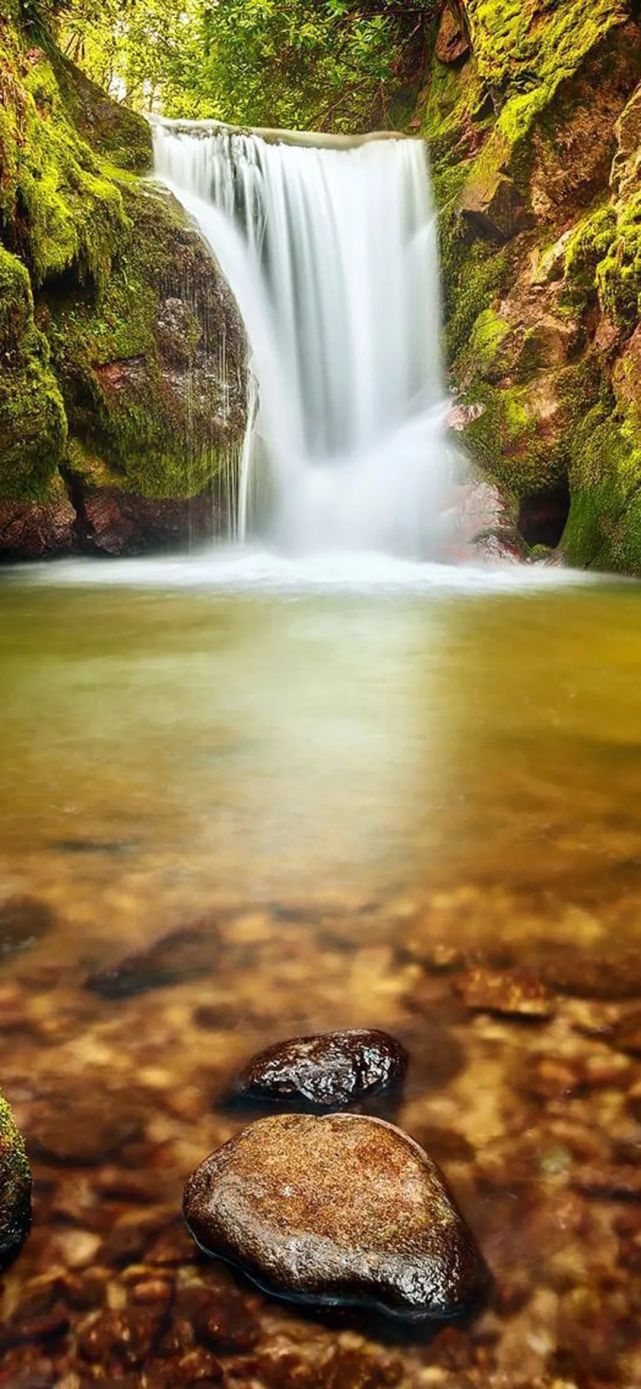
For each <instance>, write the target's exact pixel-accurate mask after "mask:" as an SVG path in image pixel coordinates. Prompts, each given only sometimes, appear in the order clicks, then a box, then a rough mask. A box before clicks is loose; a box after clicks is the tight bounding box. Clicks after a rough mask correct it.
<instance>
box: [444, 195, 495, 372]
mask: <svg viewBox="0 0 641 1389" xmlns="http://www.w3.org/2000/svg"><path fill="white" fill-rule="evenodd" d="M439 232H440V250H441V274H442V278H443V302H444V310H445V347H446V356H447V360H448V362H449V363H450V364H454V363H455V362H457V360H458V358H459V357H460V356H461V354H462V353H463V352H464V350H465V349H466V348H467V347H468V345H469V341H470V335H471V333H472V329H473V327H474V324H475V322H476V320H477V318H478V317H479V315H480V314H481V313H483V312H484V311H485V310H486V309H487V308H488V307H490V306H492V305H493V303H494V302H495V300H496V299H497V297H498V295H499V294H500V292H501V290H502V288H503V287H504V286H505V284H506V282H507V278H508V275H509V251H508V249H507V248H501V249H500V250H497V248H496V247H495V246H491V245H489V243H487V242H483V241H474V242H472V243H470V241H469V240H468V238H467V236H466V233H465V228H464V226H463V223H462V220H461V217H460V215H459V214H458V212H457V210H456V208H455V207H454V206H451V207H449V208H447V209H445V211H444V212H443V213H442V214H441V217H440V219H439Z"/></svg>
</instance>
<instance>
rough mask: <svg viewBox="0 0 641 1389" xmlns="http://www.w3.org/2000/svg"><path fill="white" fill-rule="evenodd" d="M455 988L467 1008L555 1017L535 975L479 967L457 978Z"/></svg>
mask: <svg viewBox="0 0 641 1389" xmlns="http://www.w3.org/2000/svg"><path fill="white" fill-rule="evenodd" d="M453 988H454V990H455V992H456V993H457V994H458V996H459V998H461V999H462V1001H463V1003H464V1004H465V1006H466V1008H470V1009H472V1010H473V1011H475V1012H484V1013H504V1014H506V1015H507V1016H509V1017H521V1018H533V1019H534V1018H540V1019H541V1020H543V1019H545V1018H550V1017H552V1014H553V1012H554V1003H553V1000H552V998H551V997H550V994H549V993H548V991H547V989H546V988H545V986H544V985H543V984H542V983H541V981H540V979H539V978H538V977H537V975H536V974H534V973H532V971H531V970H527V969H504V970H492V969H485V968H483V967H482V966H479V967H478V968H477V969H470V970H468V971H467V973H466V974H463V975H461V976H460V978H458V979H457V980H456V981H455V983H454V985H453Z"/></svg>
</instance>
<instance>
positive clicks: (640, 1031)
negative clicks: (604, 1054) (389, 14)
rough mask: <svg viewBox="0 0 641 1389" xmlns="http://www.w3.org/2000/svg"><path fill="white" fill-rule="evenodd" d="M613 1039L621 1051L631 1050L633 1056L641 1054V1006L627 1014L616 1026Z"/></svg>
mask: <svg viewBox="0 0 641 1389" xmlns="http://www.w3.org/2000/svg"><path fill="white" fill-rule="evenodd" d="M612 1041H613V1044H614V1046H615V1047H618V1049H619V1051H626V1052H629V1054H630V1055H631V1056H641V1008H635V1009H634V1011H633V1012H632V1013H628V1014H626V1016H625V1017H624V1018H622V1019H621V1021H620V1023H619V1025H618V1027H617V1028H616V1030H615V1032H614V1034H613V1037H612Z"/></svg>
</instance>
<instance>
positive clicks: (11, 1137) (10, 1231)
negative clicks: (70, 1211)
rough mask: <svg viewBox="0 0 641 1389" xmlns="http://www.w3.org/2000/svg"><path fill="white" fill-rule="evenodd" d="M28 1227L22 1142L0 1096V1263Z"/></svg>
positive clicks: (27, 1173) (27, 1182) (26, 1164)
mask: <svg viewBox="0 0 641 1389" xmlns="http://www.w3.org/2000/svg"><path fill="white" fill-rule="evenodd" d="M30 1224H31V1170H30V1167H29V1161H28V1158H27V1154H26V1151H25V1146H24V1142H23V1139H22V1136H21V1134H20V1133H19V1132H18V1129H17V1128H16V1125H15V1123H14V1119H13V1115H12V1113H11V1110H10V1108H9V1105H8V1104H7V1101H6V1100H5V1099H3V1098H2V1096H1V1095H0V1261H4V1260H6V1259H7V1258H9V1257H10V1256H11V1255H12V1254H15V1253H16V1251H17V1250H18V1249H19V1248H20V1245H21V1244H22V1243H23V1241H24V1240H25V1239H26V1237H27V1235H28V1233H29V1227H30Z"/></svg>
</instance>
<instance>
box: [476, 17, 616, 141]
mask: <svg viewBox="0 0 641 1389" xmlns="http://www.w3.org/2000/svg"><path fill="white" fill-rule="evenodd" d="M467 13H468V18H469V23H470V28H471V32H472V42H473V46H474V52H475V55H476V61H477V64H478V70H479V75H480V77H481V78H482V80H483V81H485V82H486V83H487V84H488V85H489V86H490V87H491V88H492V89H493V91H494V92H495V94H496V98H497V99H498V100H499V101H500V100H501V99H502V100H503V101H504V105H503V108H502V110H501V113H500V116H499V121H498V129H499V132H500V133H501V135H503V136H504V137H505V138H506V139H507V140H508V142H509V143H510V144H513V143H514V142H515V141H517V140H520V139H522V138H523V137H524V136H525V135H526V134H527V132H528V131H529V130H530V128H531V126H532V124H533V122H534V121H535V120H536V118H537V117H538V116H539V115H540V114H541V112H542V111H544V110H545V109H546V107H548V106H549V105H550V103H551V101H552V100H553V98H554V96H555V94H556V92H557V90H558V88H559V87H560V85H561V83H563V82H564V81H566V80H567V79H568V78H569V77H571V76H572V75H573V74H574V73H575V72H576V71H577V70H578V68H579V67H580V66H581V64H582V63H583V62H584V61H585V59H586V57H587V55H588V54H589V53H590V51H591V50H592V49H593V48H594V47H595V46H596V45H597V44H598V43H599V42H600V41H601V40H602V38H603V37H604V35H605V34H607V33H608V32H609V31H610V29H612V28H613V27H614V26H615V25H618V24H623V23H625V21H626V20H627V19H629V8H628V6H627V4H626V3H625V0H591V3H590V4H589V5H586V4H585V0H564V3H563V4H559V5H555V4H549V5H547V6H542V5H541V2H540V0H468V4H467Z"/></svg>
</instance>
